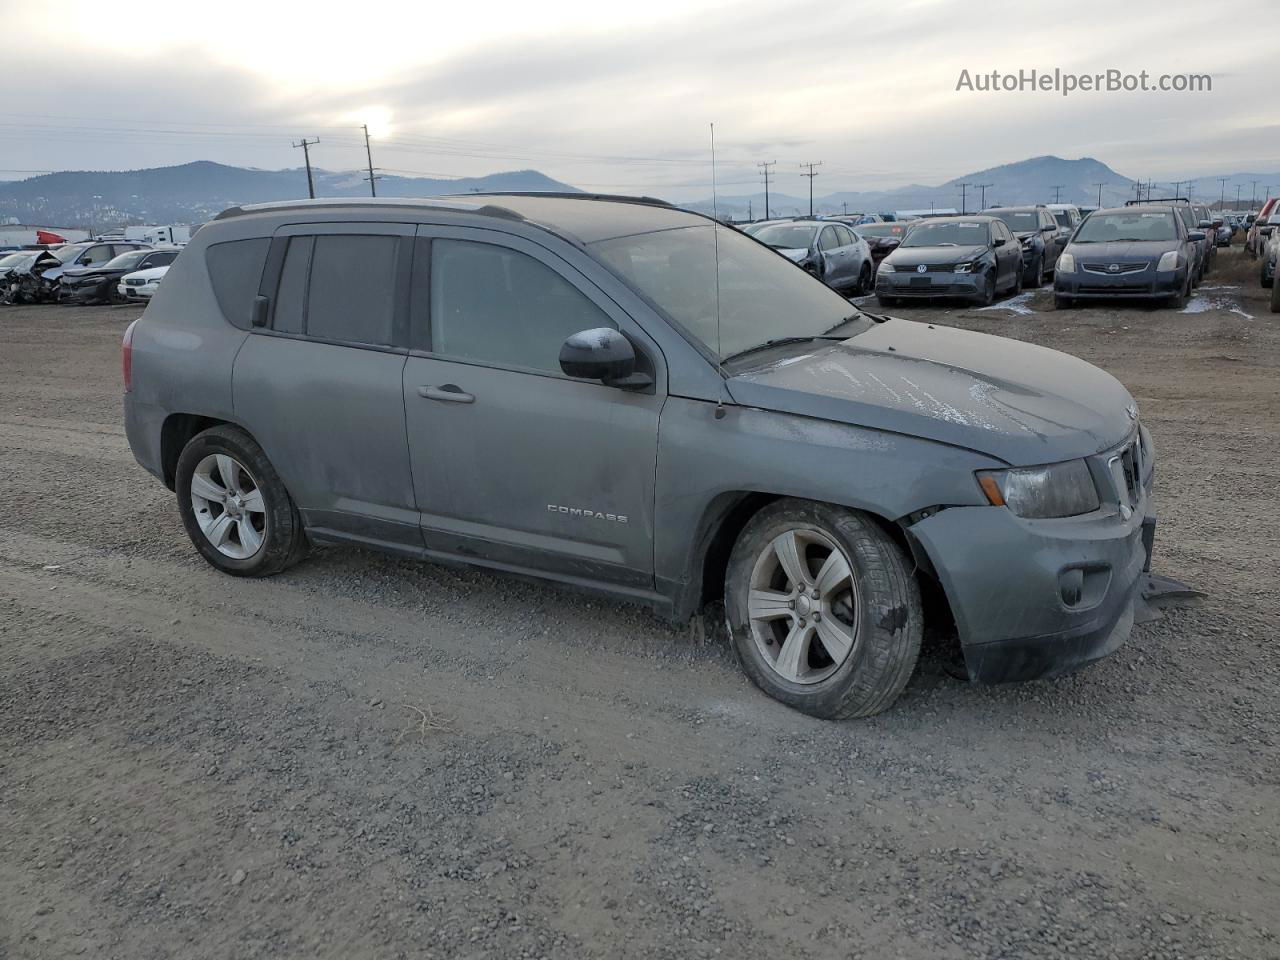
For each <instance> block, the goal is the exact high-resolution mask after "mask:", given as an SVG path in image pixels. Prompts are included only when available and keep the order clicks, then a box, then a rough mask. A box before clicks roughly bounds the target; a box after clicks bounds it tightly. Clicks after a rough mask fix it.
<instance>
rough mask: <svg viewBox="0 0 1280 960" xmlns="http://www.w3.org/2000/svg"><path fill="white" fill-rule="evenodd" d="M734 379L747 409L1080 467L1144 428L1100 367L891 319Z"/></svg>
mask: <svg viewBox="0 0 1280 960" xmlns="http://www.w3.org/2000/svg"><path fill="white" fill-rule="evenodd" d="M816 343H817V344H818V345H817V346H815V347H814V348H812V349H810V350H809V352H807V353H804V354H802V355H800V356H795V355H791V356H788V357H786V358H785V359H783V360H781V361H776V362H773V363H770V364H768V365H766V366H761V367H756V368H754V369H750V370H746V371H744V372H742V373H739V374H738V375H737V376H734V377H731V378H730V379H729V381H728V388H729V392H730V394H731V395H732V397H733V398H734V400H735V401H736V402H737V403H740V404H743V405H745V406H750V407H760V408H763V409H766V410H777V411H779V412H781V413H793V414H797V415H800V416H807V417H816V418H819V419H822V420H831V421H836V422H840V423H849V424H855V425H858V426H866V427H871V428H874V429H878V430H888V431H891V432H893V433H902V434H908V435H910V436H917V437H924V438H926V439H929V440H936V441H939V442H941V443H947V444H952V445H954V446H959V447H966V448H968V449H970V450H977V451H979V452H982V453H986V454H988V455H990V456H993V457H996V458H998V459H1000V460H1003V461H1005V462H1006V463H1010V464H1015V465H1021V466H1025V465H1031V464H1038V463H1052V462H1054V461H1058V460H1070V459H1073V458H1075V457H1083V456H1088V455H1090V454H1094V453H1098V452H1100V451H1102V450H1105V449H1107V448H1108V447H1111V446H1114V445H1115V444H1118V443H1120V442H1121V441H1122V440H1123V439H1124V438H1125V437H1127V436H1128V435H1129V433H1130V432H1131V431H1132V430H1133V427H1134V421H1133V419H1132V418H1131V417H1130V416H1129V413H1128V410H1127V408H1129V407H1130V406H1131V405H1132V403H1133V398H1132V397H1131V396H1130V395H1129V392H1128V391H1127V390H1125V388H1124V387H1123V386H1122V385H1121V384H1120V383H1119V381H1117V380H1116V379H1115V378H1114V377H1112V376H1111V375H1110V374H1109V373H1105V372H1103V371H1102V370H1099V369H1098V368H1097V367H1095V366H1093V365H1092V364H1089V363H1086V362H1085V361H1083V360H1081V359H1079V358H1077V357H1072V356H1069V355H1067V354H1065V353H1059V352H1058V351H1056V350H1049V349H1047V348H1045V347H1038V346H1035V345H1034V344H1029V343H1023V342H1021V341H1018V340H1007V339H1005V338H1003V337H993V336H989V335H987V334H982V333H972V332H970V331H967V330H957V329H954V328H950V327H935V326H931V325H928V324H924V323H915V322H912V321H909V320H899V319H896V318H891V319H889V320H887V321H885V322H884V323H881V324H877V325H876V326H874V327H872V328H871V329H870V330H867V331H866V332H865V333H862V334H860V335H858V336H856V337H854V338H852V339H850V340H846V341H844V342H842V343H829V342H822V341H817V342H816Z"/></svg>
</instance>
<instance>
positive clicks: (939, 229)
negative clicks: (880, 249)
mask: <svg viewBox="0 0 1280 960" xmlns="http://www.w3.org/2000/svg"><path fill="white" fill-rule="evenodd" d="M988 230H989V228H988V227H987V225H986V223H984V222H983V221H981V220H939V221H935V222H933V223H922V224H919V225H918V226H915V227H912V228H911V232H910V233H908V234H907V238H906V239H905V240H903V241H902V246H904V247H943V246H948V247H972V246H974V245H975V244H976V245H978V246H983V247H985V246H986V245H987V238H988V237H989V236H990V233H989V232H988Z"/></svg>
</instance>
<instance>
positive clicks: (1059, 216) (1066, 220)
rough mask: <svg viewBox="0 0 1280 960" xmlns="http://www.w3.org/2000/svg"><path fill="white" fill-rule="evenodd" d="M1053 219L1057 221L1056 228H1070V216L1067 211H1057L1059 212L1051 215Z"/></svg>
mask: <svg viewBox="0 0 1280 960" xmlns="http://www.w3.org/2000/svg"><path fill="white" fill-rule="evenodd" d="M1053 219H1055V220H1057V221H1058V226H1060V227H1070V226H1071V214H1069V213H1067V211H1065V210H1059V211H1057V212H1056V213H1055V214H1054V215H1053Z"/></svg>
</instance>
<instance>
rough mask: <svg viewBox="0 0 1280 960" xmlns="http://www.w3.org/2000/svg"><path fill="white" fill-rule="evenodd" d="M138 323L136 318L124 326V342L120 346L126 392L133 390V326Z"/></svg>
mask: <svg viewBox="0 0 1280 960" xmlns="http://www.w3.org/2000/svg"><path fill="white" fill-rule="evenodd" d="M137 325H138V321H137V320H135V321H133V323H131V324H129V326H127V327H125V328H124V343H123V344H122V345H121V348H120V360H121V366H122V368H123V373H124V392H125V393H132V392H133V328H134V327H136V326H137Z"/></svg>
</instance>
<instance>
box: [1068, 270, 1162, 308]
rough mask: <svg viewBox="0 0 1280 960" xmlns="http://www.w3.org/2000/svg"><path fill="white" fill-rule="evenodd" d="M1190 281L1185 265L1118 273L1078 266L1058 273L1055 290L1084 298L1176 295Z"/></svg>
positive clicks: (1140, 297) (1144, 297)
mask: <svg viewBox="0 0 1280 960" xmlns="http://www.w3.org/2000/svg"><path fill="white" fill-rule="evenodd" d="M1186 284H1187V268H1186V267H1185V266H1184V267H1180V268H1178V269H1177V270H1155V269H1151V268H1148V269H1146V270H1143V271H1141V272H1137V273H1121V274H1114V275H1113V274H1106V273H1091V272H1088V271H1086V270H1084V269H1082V268H1081V267H1079V266H1077V267H1076V269H1075V270H1073V271H1072V272H1071V273H1060V272H1055V273H1054V277H1053V292H1054V293H1056V294H1058V295H1059V296H1064V297H1074V298H1078V299H1081V300H1089V299H1101V298H1107V297H1125V298H1128V297H1133V298H1137V299H1148V298H1163V297H1172V296H1176V295H1177V294H1179V293H1181V292H1182V291H1183V290H1184V289H1185V288H1186Z"/></svg>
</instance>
